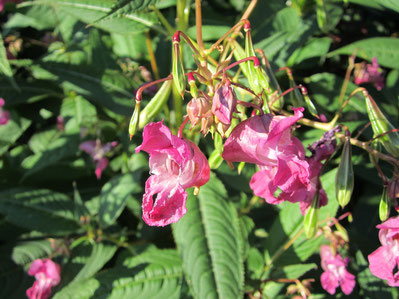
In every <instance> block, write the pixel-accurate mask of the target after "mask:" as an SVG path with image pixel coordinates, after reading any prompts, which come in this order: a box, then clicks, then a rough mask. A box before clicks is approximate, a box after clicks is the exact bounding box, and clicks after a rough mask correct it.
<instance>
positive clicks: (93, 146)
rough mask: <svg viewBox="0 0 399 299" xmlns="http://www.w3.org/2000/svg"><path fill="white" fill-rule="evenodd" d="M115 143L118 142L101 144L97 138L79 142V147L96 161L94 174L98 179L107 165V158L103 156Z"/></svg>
mask: <svg viewBox="0 0 399 299" xmlns="http://www.w3.org/2000/svg"><path fill="white" fill-rule="evenodd" d="M117 145H118V142H116V141H113V142H108V143H106V144H104V145H103V144H101V141H99V140H89V141H85V142H82V143H81V144H80V146H79V148H80V149H81V150H82V151H85V152H86V153H88V154H89V155H90V156H91V157H92V159H93V161H94V162H95V163H96V170H95V174H96V176H97V179H98V180H99V179H100V178H101V174H102V172H103V170H104V169H105V168H107V166H108V159H107V158H106V157H105V154H106V153H108V152H109V151H110V150H111V149H112V148H114V147H115V146H117Z"/></svg>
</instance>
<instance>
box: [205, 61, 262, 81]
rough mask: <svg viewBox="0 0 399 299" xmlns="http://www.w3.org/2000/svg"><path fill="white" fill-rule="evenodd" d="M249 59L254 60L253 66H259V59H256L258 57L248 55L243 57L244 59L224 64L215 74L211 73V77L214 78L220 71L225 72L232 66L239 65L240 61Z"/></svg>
mask: <svg viewBox="0 0 399 299" xmlns="http://www.w3.org/2000/svg"><path fill="white" fill-rule="evenodd" d="M249 60H252V61H253V62H254V66H256V65H257V66H259V59H258V57H255V56H249V57H246V58H244V59H241V60H238V61H235V62H233V63H232V64H230V65H228V66H226V67H225V68H224V69H222V70H220V71H219V72H217V73H216V74H213V75H212V77H213V78H216V77H217V76H219V75H220V73H223V74H224V73H226V72H227V71H228V70H229V69H231V68H233V67H235V66H237V65H239V64H240V63H243V62H246V61H249Z"/></svg>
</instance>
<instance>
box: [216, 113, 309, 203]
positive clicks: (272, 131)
mask: <svg viewBox="0 0 399 299" xmlns="http://www.w3.org/2000/svg"><path fill="white" fill-rule="evenodd" d="M294 112H295V114H294V116H291V117H284V116H272V115H271V114H266V115H257V116H253V117H250V118H249V119H247V120H245V121H243V122H241V123H240V124H239V125H238V126H237V127H235V128H234V130H233V131H232V132H231V134H230V136H229V138H227V140H226V142H225V145H224V150H223V155H222V156H223V158H224V159H225V160H227V161H229V162H241V161H243V162H247V163H254V164H257V165H258V167H259V171H258V172H257V173H255V174H254V176H253V177H252V179H251V182H250V187H251V188H252V190H253V191H254V194H255V195H258V196H260V197H262V198H264V199H266V201H267V202H268V203H271V204H278V203H280V202H282V201H284V200H289V201H292V202H298V201H301V200H303V199H304V198H305V197H306V194H307V191H309V190H310V188H311V182H310V168H309V164H308V162H307V161H306V160H305V149H304V148H303V145H302V143H301V142H300V141H299V140H298V139H297V138H295V137H293V136H292V134H291V126H292V125H293V124H294V123H295V122H296V121H297V120H299V119H300V118H302V116H303V114H302V112H303V108H297V109H294ZM278 189H280V190H281V191H282V193H281V194H283V196H281V194H280V196H278V197H276V196H275V195H274V193H275V192H276V191H277V190H278ZM298 191H299V192H298ZM293 194H295V196H290V195H293Z"/></svg>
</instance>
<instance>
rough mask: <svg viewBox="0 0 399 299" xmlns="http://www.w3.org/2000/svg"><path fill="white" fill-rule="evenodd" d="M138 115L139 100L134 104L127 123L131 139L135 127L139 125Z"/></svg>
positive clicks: (135, 129) (135, 130) (134, 132)
mask: <svg viewBox="0 0 399 299" xmlns="http://www.w3.org/2000/svg"><path fill="white" fill-rule="evenodd" d="M139 115H140V102H136V106H135V107H134V111H133V115H132V117H131V118H130V123H129V135H130V140H132V138H133V136H134V134H136V132H137V128H138V126H139Z"/></svg>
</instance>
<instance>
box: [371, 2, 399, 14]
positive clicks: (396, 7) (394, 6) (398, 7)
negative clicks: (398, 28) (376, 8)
mask: <svg viewBox="0 0 399 299" xmlns="http://www.w3.org/2000/svg"><path fill="white" fill-rule="evenodd" d="M373 1H375V2H376V3H377V4H378V5H381V6H383V7H385V8H389V9H391V10H393V11H396V12H399V5H398V1H396V0H373Z"/></svg>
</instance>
